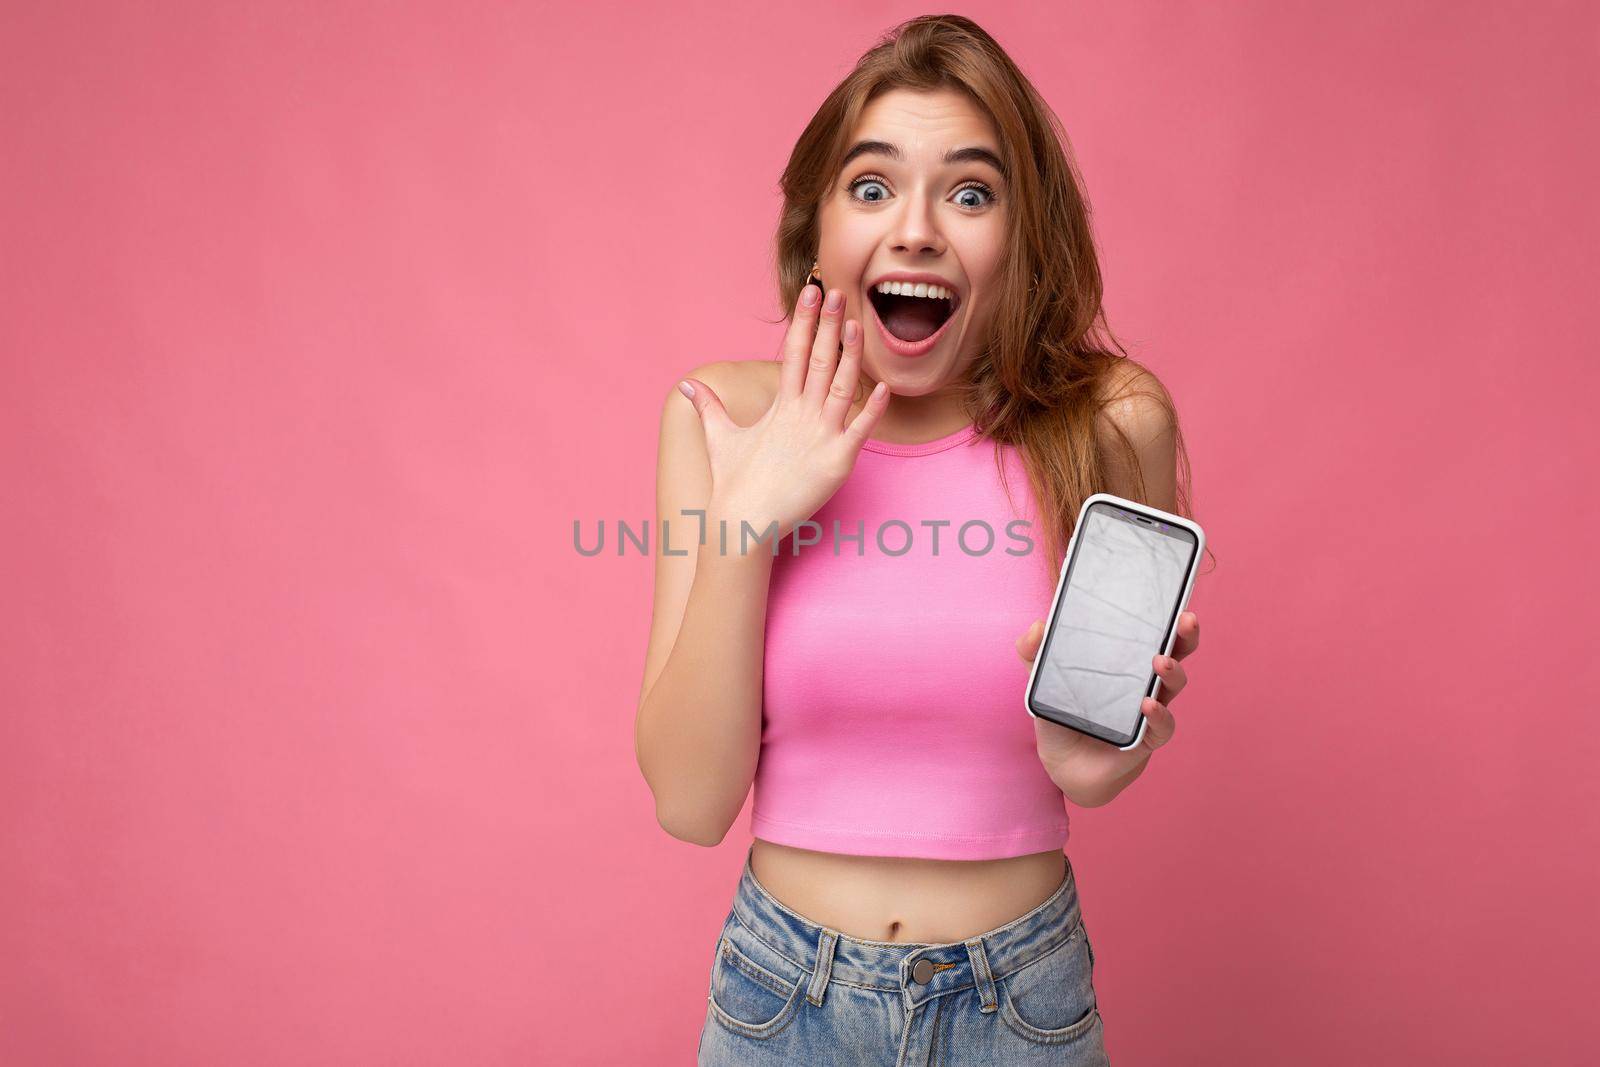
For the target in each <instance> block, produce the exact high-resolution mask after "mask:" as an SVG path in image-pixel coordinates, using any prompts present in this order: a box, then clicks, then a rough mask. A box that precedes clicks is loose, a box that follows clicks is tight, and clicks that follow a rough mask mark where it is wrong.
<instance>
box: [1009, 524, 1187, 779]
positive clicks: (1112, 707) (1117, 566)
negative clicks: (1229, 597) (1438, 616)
mask: <svg viewBox="0 0 1600 1067" xmlns="http://www.w3.org/2000/svg"><path fill="white" fill-rule="evenodd" d="M1205 544H1206V535H1205V533H1204V532H1203V531H1201V529H1200V527H1199V526H1198V525H1197V524H1196V523H1194V522H1191V521H1190V520H1188V519H1186V518H1183V517H1182V516H1181V515H1172V514H1169V513H1167V512H1165V511H1161V510H1160V509H1158V508H1152V507H1150V506H1148V505H1146V504H1140V503H1138V502H1137V501H1133V500H1127V499H1125V498H1123V497H1120V496H1113V495H1111V494H1110V493H1095V494H1094V495H1093V496H1091V497H1089V499H1087V500H1085V501H1084V502H1083V507H1082V508H1080V509H1079V511H1078V522H1077V525H1076V526H1074V527H1073V530H1072V540H1071V541H1070V542H1069V543H1068V544H1067V554H1066V561H1065V562H1064V563H1063V564H1062V567H1061V580H1060V581H1059V582H1057V583H1056V595H1055V599H1054V600H1052V601H1051V602H1050V617H1049V618H1048V619H1047V620H1046V621H1045V631H1044V638H1043V640H1042V641H1041V642H1040V644H1039V654H1038V655H1037V656H1035V657H1034V658H1033V669H1032V670H1031V671H1030V672H1029V674H1028V690H1027V697H1026V704H1027V708H1028V714H1029V715H1032V716H1033V717H1034V718H1036V719H1045V720H1047V721H1049V722H1053V723H1056V724H1057V725H1059V726H1065V727H1068V728H1070V729H1073V730H1078V731H1081V732H1082V733H1086V734H1088V735H1089V736H1091V737H1097V738H1099V739H1100V740H1102V741H1105V742H1107V743H1109V744H1113V745H1116V746H1117V747H1118V748H1119V749H1122V750H1124V751H1126V750H1127V749H1131V748H1133V747H1134V746H1135V745H1137V744H1138V743H1139V742H1140V741H1142V740H1143V739H1144V730H1145V726H1146V719H1145V716H1144V711H1143V705H1144V698H1145V697H1147V696H1148V697H1153V696H1156V691H1157V689H1158V688H1159V687H1160V685H1161V678H1160V676H1159V675H1157V674H1156V672H1155V668H1154V667H1153V666H1152V665H1151V660H1152V659H1154V658H1155V656H1156V654H1157V653H1160V654H1162V655H1170V654H1171V652H1172V644H1173V642H1174V641H1175V640H1176V639H1177V636H1178V615H1179V614H1180V613H1181V612H1182V611H1183V608H1184V605H1185V604H1187V603H1188V602H1189V594H1190V592H1191V591H1192V590H1193V589H1194V576H1195V571H1196V570H1197V569H1198V568H1199V565H1200V555H1201V552H1202V551H1203V550H1204V549H1205Z"/></svg>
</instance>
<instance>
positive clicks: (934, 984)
mask: <svg viewBox="0 0 1600 1067" xmlns="http://www.w3.org/2000/svg"><path fill="white" fill-rule="evenodd" d="M754 851H755V846H754V845H752V846H751V847H750V851H748V852H746V853H745V858H744V871H743V872H742V873H741V874H740V876H739V887H738V890H737V891H736V892H735V893H734V898H733V916H734V918H735V919H736V920H737V921H738V922H739V924H740V925H741V926H743V927H744V928H745V929H746V930H748V931H750V933H751V934H752V935H754V936H756V937H759V938H761V939H762V940H763V941H765V942H766V943H767V944H768V945H769V946H770V947H771V948H772V949H773V950H774V951H776V952H781V953H782V954H783V955H784V956H786V957H788V958H789V959H790V960H792V961H794V962H795V963H797V964H799V965H800V966H801V967H803V968H805V970H807V971H809V972H810V974H811V977H810V986H809V988H808V989H807V992H806V999H808V1000H809V1001H811V1003H812V1004H821V1003H822V999H823V994H824V992H825V991H826V989H827V986H828V983H829V982H830V981H832V982H842V983H844V984H847V985H853V986H860V987H863V988H866V989H877V990H881V991H883V992H890V993H892V992H895V991H896V990H899V991H900V992H901V993H902V994H903V996H904V1000H905V1004H906V1006H907V1007H908V1008H910V1007H915V1006H916V1005H918V1004H921V1003H922V1002H924V1001H927V1000H931V999H933V998H934V997H938V996H943V995H944V994H946V993H953V992H956V991H958V990H961V989H966V988H969V987H973V986H976V987H977V989H978V992H979V1004H980V1010H981V1011H984V1012H990V1011H994V1010H995V1009H996V1007H998V1002H997V1000H996V996H995V990H994V983H995V980H996V979H999V978H1004V977H1005V976H1006V975H1008V974H1010V973H1012V972H1013V971H1017V970H1020V969H1021V968H1023V967H1026V966H1027V965H1028V964H1029V963H1032V962H1033V961H1034V960H1036V959H1038V958H1039V957H1040V956H1043V955H1045V954H1047V953H1049V952H1051V951H1053V950H1054V949H1055V948H1056V946H1058V945H1060V944H1061V943H1062V942H1063V941H1065V940H1067V939H1068V938H1069V937H1071V936H1072V935H1073V933H1074V932H1075V931H1076V930H1077V927H1078V924H1079V921H1080V919H1081V913H1080V911H1079V908H1078V893H1077V886H1076V884H1075V882H1074V879H1073V874H1072V861H1071V860H1070V859H1068V858H1067V857H1066V856H1065V855H1063V857H1062V858H1063V860H1065V863H1066V871H1065V873H1064V874H1063V875H1062V878H1061V884H1059V885H1058V886H1056V889H1055V892H1053V893H1051V894H1050V897H1049V899H1047V900H1045V901H1044V902H1043V903H1041V904H1039V905H1038V906H1037V907H1035V908H1033V909H1032V910H1030V911H1028V912H1027V913H1025V914H1023V915H1020V916H1018V917H1017V918H1015V919H1013V920H1011V921H1010V922H1008V923H1006V924H1005V925H1003V926H997V927H995V928H994V929H993V930H986V931H984V932H983V933H981V934H974V935H973V936H971V937H969V938H966V939H965V940H962V941H951V942H945V943H940V944H935V943H927V942H913V941H869V940H866V939H863V938H859V937H850V936H848V935H846V934H843V933H840V932H839V931H838V930H834V929H831V928H829V927H826V926H823V925H821V924H819V923H815V922H812V921H811V920H810V919H807V918H806V917H805V916H803V915H800V914H798V913H797V912H794V911H791V910H789V909H788V908H786V907H784V906H783V904H781V903H779V902H778V900H777V899H776V898H775V897H773V895H772V894H771V893H769V892H767V890H766V888H765V887H764V886H762V884H761V883H760V882H758V881H756V876H755V872H754V871H753V870H752V869H751V866H750V857H751V855H752V854H753V853H754ZM923 960H927V961H928V963H927V964H925V965H922V966H920V967H919V966H918V964H919V963H920V962H921V961H923Z"/></svg>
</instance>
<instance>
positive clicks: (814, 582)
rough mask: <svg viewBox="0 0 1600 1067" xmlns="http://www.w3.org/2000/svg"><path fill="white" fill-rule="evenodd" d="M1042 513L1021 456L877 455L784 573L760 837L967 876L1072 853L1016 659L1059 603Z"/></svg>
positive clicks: (777, 596)
mask: <svg viewBox="0 0 1600 1067" xmlns="http://www.w3.org/2000/svg"><path fill="white" fill-rule="evenodd" d="M996 449H999V450H1000V454H1001V457H1002V459H1003V460H1004V462H1005V463H1006V477H1007V483H1008V485H1009V488H1010V496H1011V498H1014V499H1015V500H1016V501H1018V502H1019V503H1018V505H1017V506H1013V503H1012V500H1011V499H1008V497H1007V492H1006V486H1002V484H1001V482H1000V479H999V475H998V473H997V472H996V469H995V450H996ZM1034 509H1035V503H1034V500H1033V496H1032V493H1031V491H1030V489H1029V486H1028V480H1027V474H1026V472H1025V470H1024V469H1023V465H1022V459H1021V456H1020V455H1019V454H1018V453H1017V451H1016V450H1015V449H1014V448H1013V447H1011V446H1009V445H1004V444H1000V443H997V442H995V441H993V440H991V439H989V438H986V437H984V436H982V435H980V434H979V433H978V432H977V429H976V427H974V426H972V425H968V426H967V427H966V428H965V429H962V430H959V431H957V432H956V433H953V434H950V435H948V436H946V437H942V438H940V439H938V440H936V441H929V442H926V443H923V444H915V445H897V444H890V443H888V442H884V441H873V440H869V441H867V443H866V444H865V446H864V447H863V448H862V451H861V453H860V455H859V456H858V457H857V460H856V464H855V467H854V469H853V470H852V471H851V474H850V477H849V478H848V479H847V480H846V481H845V483H844V485H843V486H841V487H840V489H839V491H838V492H837V493H836V494H834V496H833V498H832V499H831V500H829V501H828V503H827V504H825V505H823V507H822V508H821V510H819V511H818V512H817V513H816V514H815V515H813V516H812V517H811V520H810V521H811V522H812V523H815V524H816V525H815V526H802V527H800V528H799V529H797V530H796V531H795V532H794V533H792V534H791V535H790V536H789V537H788V538H785V539H784V540H783V541H782V542H781V543H780V545H779V550H778V551H779V555H778V556H777V558H776V559H774V560H773V565H772V578H771V586H770V593H769V596H768V602H767V627H766V658H765V675H764V678H763V690H764V707H763V713H762V726H761V757H760V762H759V764H758V765H757V768H756V777H755V804H754V806H753V808H752V809H751V832H752V833H753V834H754V836H756V837H759V838H763V839H764V840H767V841H774V842H777V843H779V844H784V845H794V846H797V847H799V848H807V849H815V850H818V851H822V852H838V853H847V854H854V855H869V856H916V857H924V858H929V859H955V860H980V859H998V858H1003V857H1008V856H1020V855H1025V854H1027V853H1030V852H1043V851H1047V850H1051V849H1058V848H1060V847H1061V846H1062V845H1064V844H1065V843H1066V840H1067V812H1066V805H1065V803H1064V801H1063V799H1062V795H1061V791H1060V790H1059V789H1058V788H1057V787H1056V785H1055V783H1053V782H1052V781H1050V777H1049V775H1048V774H1046V773H1045V769H1044V765H1043V764H1042V763H1041V762H1040V760H1039V756H1038V754H1037V752H1036V751H1035V748H1034V744H1035V742H1034V721H1033V719H1032V718H1030V717H1029V715H1028V713H1027V711H1026V710H1025V708H1024V706H1023V691H1024V690H1025V689H1026V688H1027V682H1028V665H1027V664H1026V663H1024V662H1023V661H1022V658H1021V657H1020V656H1018V655H1017V649H1016V641H1017V638H1018V637H1020V636H1021V635H1022V633H1023V631H1024V630H1026V629H1027V628H1028V625H1029V624H1030V623H1032V622H1033V620H1034V619H1042V618H1044V617H1045V616H1046V615H1047V613H1048V612H1049V609H1050V600H1051V598H1052V596H1053V595H1054V593H1055V578H1056V575H1055V574H1053V573H1051V571H1050V568H1049V567H1048V565H1047V563H1046V562H1045V553H1044V547H1043V540H1042V537H1041V535H1040V528H1039V525H1038V519H1037V516H1036V513H1035V510H1034ZM1018 520H1022V521H1018ZM836 521H837V526H836V525H835V523H836ZM941 521H942V522H943V523H944V524H943V525H940V522H941ZM985 524H987V527H986V526H985ZM797 538H804V539H806V540H808V541H809V540H810V539H812V538H815V539H816V540H815V543H810V544H804V545H802V546H801V548H800V550H799V554H798V555H795V554H793V553H794V546H795V542H796V539H797ZM731 543H732V539H731V538H730V544H731ZM962 546H965V550H963V547H962ZM935 549H937V551H935ZM752 550H759V551H768V552H770V551H771V547H770V542H768V543H764V544H762V545H759V546H755V548H753V549H752ZM1008 550H1009V551H1008ZM1022 553H1025V554H1022Z"/></svg>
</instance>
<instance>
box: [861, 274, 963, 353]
mask: <svg viewBox="0 0 1600 1067" xmlns="http://www.w3.org/2000/svg"><path fill="white" fill-rule="evenodd" d="M892 287H893V288H900V289H902V290H904V291H902V292H899V293H890V292H884V291H883V290H882V287H880V286H873V287H872V288H871V289H870V290H868V291H867V299H868V300H870V301H871V302H872V310H873V311H875V312H877V314H878V321H879V322H881V323H883V327H884V329H886V330H888V331H889V332H890V333H891V334H893V335H894V336H895V337H896V338H898V339H899V340H901V341H905V342H907V343H909V344H916V343H918V342H921V341H926V340H927V339H928V338H930V337H932V336H933V335H934V334H936V333H938V332H939V330H940V329H941V328H942V327H943V326H944V324H945V323H946V322H949V321H950V316H952V315H954V314H955V313H956V305H957V304H958V303H959V302H960V299H961V298H960V296H958V295H957V294H956V293H954V292H950V293H949V295H946V296H915V295H912V287H911V286H909V285H904V286H892ZM923 288H924V289H926V288H927V287H926V286H924V287H923Z"/></svg>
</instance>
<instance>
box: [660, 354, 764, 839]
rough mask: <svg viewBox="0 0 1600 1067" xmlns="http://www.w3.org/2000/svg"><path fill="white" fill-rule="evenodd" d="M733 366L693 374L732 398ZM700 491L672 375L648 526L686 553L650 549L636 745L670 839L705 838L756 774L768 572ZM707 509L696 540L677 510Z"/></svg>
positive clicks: (700, 448)
mask: <svg viewBox="0 0 1600 1067" xmlns="http://www.w3.org/2000/svg"><path fill="white" fill-rule="evenodd" d="M735 370H736V368H730V367H728V366H727V365H726V364H710V365H707V366H705V367H701V368H699V369H697V370H696V371H695V372H694V374H693V376H694V377H696V378H699V379H700V380H701V381H704V382H707V383H710V384H711V385H712V387H713V388H714V389H716V390H717V392H718V394H719V395H721V396H726V397H729V398H730V403H732V402H733V400H732V398H733V396H734V392H735V385H734V383H733V381H732V377H733V372H734V371H735ZM710 496H711V469H710V465H709V461H708V458H707V454H706V442H705V435H704V433H703V431H702V429H701V425H700V417H699V416H698V415H697V414H696V413H695V410H694V407H693V405H692V404H691V403H690V401H689V399H688V398H687V397H685V396H684V395H683V394H682V393H680V392H678V390H677V388H676V385H674V388H673V389H672V390H671V392H670V393H669V394H668V396H667V400H666V404H665V407H664V408H663V410H662V413H661V439H660V445H659V453H658V458H657V465H656V529H657V530H658V531H660V530H663V529H670V531H671V539H672V544H671V547H672V550H673V551H674V552H679V551H685V552H686V554H685V555H673V556H668V555H665V554H664V553H662V552H661V551H659V549H658V551H657V553H656V562H655V602H654V610H653V613H652V617H651V624H650V644H649V648H648V649H647V651H646V653H645V668H644V684H643V687H642V689H641V691H640V699H639V709H638V716H637V719H636V720H635V728H634V747H635V752H636V755H637V757H638V761H639V769H640V770H641V771H642V772H643V773H644V777H645V781H646V782H647V783H649V786H650V792H651V793H652V794H653V795H654V796H655V800H656V821H657V822H659V823H660V824H661V826H662V828H663V829H664V830H666V831H667V832H668V833H670V834H671V835H672V836H674V837H676V838H680V839H682V840H684V841H691V842H693V843H695V844H699V845H707V846H710V845H715V844H717V843H718V842H720V841H721V840H722V838H723V836H724V835H725V834H726V833H727V832H728V828H729V827H730V826H731V825H732V824H733V820H734V819H736V818H738V815H739V810H740V809H741V808H742V807H743V806H744V800H745V796H746V795H747V794H748V793H749V791H750V783H751V782H752V781H753V780H754V778H755V769H756V758H757V756H758V754H759V750H760V741H761V676H762V654H763V648H764V641H765V637H766V615H767V586H768V580H769V578H770V576H771V570H772V556H771V554H770V552H769V551H768V550H767V549H766V547H765V546H764V545H763V546H757V547H756V548H754V549H753V550H752V551H751V552H750V553H749V554H748V555H740V554H738V551H737V547H736V546H737V543H738V539H737V530H738V520H737V518H734V517H731V516H729V517H728V518H729V519H730V522H729V552H728V554H726V555H722V554H719V552H718V536H717V522H718V520H719V519H720V518H722V517H724V516H722V515H719V514H715V513H713V511H714V510H715V508H716V505H714V504H713V503H712V502H711V500H710ZM706 508H711V509H713V511H708V512H707V514H706V516H705V532H706V537H705V544H704V545H703V546H699V545H697V542H698V540H699V537H700V519H699V517H698V516H696V515H693V514H687V515H685V514H682V511H684V510H690V511H693V510H694V509H706ZM662 520H665V521H666V523H667V524H668V525H663V521H662ZM657 537H658V544H659V538H660V534H659V533H658V535H657Z"/></svg>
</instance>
